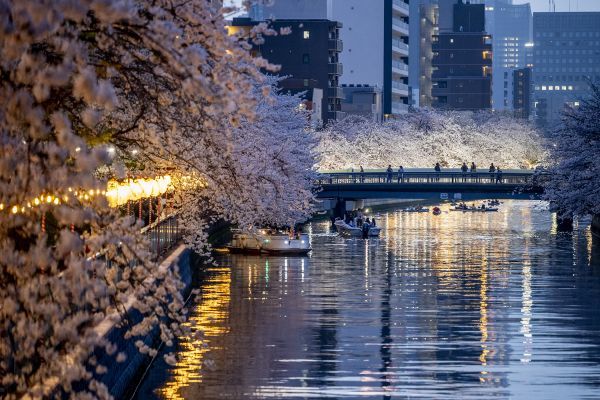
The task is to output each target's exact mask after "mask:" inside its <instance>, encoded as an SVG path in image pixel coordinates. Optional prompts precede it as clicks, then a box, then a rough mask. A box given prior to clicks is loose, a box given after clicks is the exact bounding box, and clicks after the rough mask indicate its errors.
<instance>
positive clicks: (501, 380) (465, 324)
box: [138, 201, 600, 399]
mask: <svg viewBox="0 0 600 400" xmlns="http://www.w3.org/2000/svg"><path fill="white" fill-rule="evenodd" d="M378 220H379V222H380V225H381V226H383V228H384V229H383V232H382V237H381V238H380V239H378V240H368V241H367V240H362V239H342V238H339V237H337V236H335V235H334V234H331V233H329V227H328V223H325V222H324V223H314V224H312V226H311V227H310V232H311V234H312V239H311V240H312V245H313V249H314V251H313V253H312V255H311V257H307V258H277V257H263V258H259V257H245V256H226V257H223V258H221V259H220V265H221V266H220V267H218V268H213V269H212V271H211V272H210V274H209V276H208V278H207V280H206V281H205V283H204V285H203V287H202V291H203V292H202V296H200V297H199V298H198V299H197V302H196V303H195V304H194V305H193V307H192V311H193V314H192V318H191V321H190V323H191V325H192V327H193V329H194V330H197V331H200V332H202V333H203V336H202V338H200V339H194V340H190V339H187V338H183V339H182V340H181V342H180V344H179V346H178V347H177V349H176V350H177V355H178V357H179V363H178V365H177V366H176V367H168V366H166V364H165V363H164V362H162V361H158V362H157V363H155V364H154V365H153V367H152V369H151V370H150V373H149V375H148V376H147V377H146V379H145V380H144V382H143V385H142V387H141V388H140V391H139V392H138V398H140V399H148V398H159V399H163V398H165V399H217V398H224V399H262V398H295V399H304V398H307V399H308V398H326V399H329V398H331V399H354V398H356V399H361V398H373V399H392V398H393V399H416V398H423V399H490V398H497V399H509V398H510V399H598V398H600V307H599V306H600V266H598V267H594V265H598V264H600V260H598V258H599V257H600V256H599V255H598V252H599V251H598V249H597V246H592V240H591V234H590V231H589V227H588V226H587V225H586V224H583V223H582V224H581V225H580V227H578V228H577V229H576V232H575V233H573V234H572V235H571V234H559V233H557V232H556V224H555V223H554V222H553V217H552V215H551V214H550V213H549V212H548V211H545V210H544V209H543V207H541V206H540V204H539V203H532V202H526V201H523V202H509V203H507V204H505V205H503V206H502V208H501V211H500V212H499V213H488V214H463V213H451V212H444V213H443V214H442V215H441V216H438V217H435V216H433V215H431V214H428V215H424V214H403V213H400V212H398V211H397V210H392V211H389V212H382V213H380V217H379V218H378Z"/></svg>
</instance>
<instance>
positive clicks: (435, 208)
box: [433, 207, 442, 215]
mask: <svg viewBox="0 0 600 400" xmlns="http://www.w3.org/2000/svg"><path fill="white" fill-rule="evenodd" d="M441 213H442V210H441V209H440V208H439V207H433V215H440V214H441Z"/></svg>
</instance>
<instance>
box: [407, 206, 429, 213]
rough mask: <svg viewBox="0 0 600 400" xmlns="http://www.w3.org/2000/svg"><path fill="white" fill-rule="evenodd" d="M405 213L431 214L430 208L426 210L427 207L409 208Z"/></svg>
mask: <svg viewBox="0 0 600 400" xmlns="http://www.w3.org/2000/svg"><path fill="white" fill-rule="evenodd" d="M403 211H404V212H411V213H426V212H429V208H425V207H421V206H417V207H407V208H405V209H404V210H403Z"/></svg>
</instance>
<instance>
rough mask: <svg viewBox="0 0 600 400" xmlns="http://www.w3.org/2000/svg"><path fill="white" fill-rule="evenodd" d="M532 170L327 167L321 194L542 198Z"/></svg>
mask: <svg viewBox="0 0 600 400" xmlns="http://www.w3.org/2000/svg"><path fill="white" fill-rule="evenodd" d="M542 177H543V175H542V176H540V175H539V174H535V173H534V171H530V170H507V171H503V172H502V174H497V173H491V172H487V171H486V172H467V173H463V172H462V171H460V170H455V169H452V170H444V171H442V172H435V171H433V170H432V169H410V170H405V172H404V173H403V174H402V175H401V176H399V174H398V172H397V171H394V173H393V174H392V176H391V178H392V179H391V181H389V179H388V174H387V172H386V171H382V170H377V171H365V172H347V171H327V172H322V173H320V174H319V176H318V178H317V185H318V186H319V187H320V189H321V190H320V191H319V192H318V193H317V198H320V199H338V200H367V199H415V200H417V199H419V200H467V201H468V200H481V199H538V198H539V195H540V194H541V193H543V188H542V186H541V183H540V179H541V178H542Z"/></svg>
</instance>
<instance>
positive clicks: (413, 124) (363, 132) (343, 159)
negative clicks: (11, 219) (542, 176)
mask: <svg viewBox="0 0 600 400" xmlns="http://www.w3.org/2000/svg"><path fill="white" fill-rule="evenodd" d="M319 139H320V142H319V146H318V151H319V153H320V154H321V161H320V164H319V168H320V169H322V170H331V169H345V168H357V166H359V165H362V166H363V167H364V168H385V167H387V165H389V164H392V165H394V166H399V165H402V166H404V167H405V168H406V167H433V165H435V163H436V162H440V163H441V164H442V166H446V167H459V166H460V165H461V164H462V163H463V162H475V163H476V164H477V165H479V166H480V167H487V166H488V165H489V164H490V163H492V162H493V163H495V164H496V165H499V166H501V167H502V168H531V167H533V166H534V165H536V164H538V163H540V162H541V161H542V160H543V159H544V154H545V153H544V146H543V140H542V138H541V136H540V134H539V133H538V132H537V130H536V129H535V128H534V127H533V126H532V125H531V124H529V123H528V122H526V121H523V120H518V119H514V118H511V117H508V116H505V115H498V114H495V113H472V112H448V111H446V112H438V111H429V110H420V111H417V112H413V113H408V114H404V115H401V116H398V117H397V118H396V119H394V120H390V121H387V122H384V123H374V122H372V121H368V120H365V119H363V118H361V117H355V116H349V117H347V118H345V119H344V120H342V121H340V122H337V123H335V124H333V125H330V126H328V127H327V128H326V129H324V130H323V131H321V132H320V133H319Z"/></svg>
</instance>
